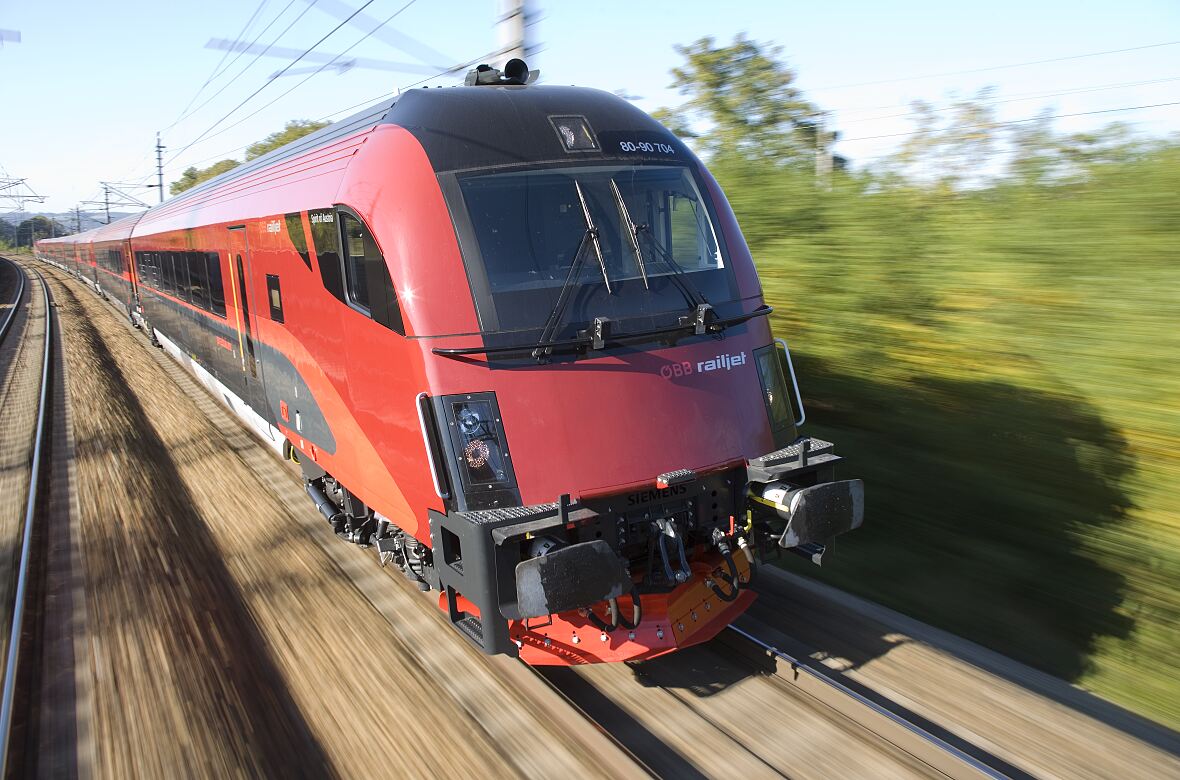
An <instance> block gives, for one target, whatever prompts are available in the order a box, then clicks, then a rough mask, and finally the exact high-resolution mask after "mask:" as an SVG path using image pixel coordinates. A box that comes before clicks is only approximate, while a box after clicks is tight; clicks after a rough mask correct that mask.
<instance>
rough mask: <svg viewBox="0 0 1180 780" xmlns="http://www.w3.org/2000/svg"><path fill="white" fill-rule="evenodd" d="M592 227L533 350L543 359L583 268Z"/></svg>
mask: <svg viewBox="0 0 1180 780" xmlns="http://www.w3.org/2000/svg"><path fill="white" fill-rule="evenodd" d="M590 238H591V236H590V229H589V228H587V229H586V232H585V233H583V234H582V240H581V241H579V242H578V251H577V252H575V253H574V259H573V260H571V261H570V270H569V273H567V274H566V276H565V281H564V282H562V284H561V291H560V292H558V293H557V301H556V302H554V304H553V308H552V309H551V310H550V311H549V316H548V317H546V318H545V326H544V327H543V328H541V338H540V340H539V341H538V342H537V344H536V348H535V349H534V350H533V357H535V358H537V359H538V360H541V359H542V358H543V357H544V356H545V354H547V353H546V352H545V351H544V349H543V348H544V347H545V346H546V344H548V342H549V340H550V339H552V338H553V336H554V335H555V334H556V333H557V326H558V325H559V324H560V323H561V316H562V314H564V313H565V307H566V305H567V304H568V303H569V296H570V291H571V290H572V289H573V283H574V279H576V278H577V277H578V273H579V272H580V271H581V270H582V255H583V253H584V252H585V251H586V246H587V244H589V243H590Z"/></svg>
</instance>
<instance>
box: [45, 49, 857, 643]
mask: <svg viewBox="0 0 1180 780" xmlns="http://www.w3.org/2000/svg"><path fill="white" fill-rule="evenodd" d="M467 81H468V85H467V86H463V87H455V88H447V89H442V88H435V89H426V88H424V89H417V90H413V91H409V92H406V93H404V94H402V95H400V96H399V97H398V98H397V99H396V100H394V101H392V102H390V101H386V102H383V103H381V104H379V105H377V106H374V107H373V108H371V109H369V110H366V111H363V112H361V113H359V114H357V115H355V116H353V117H351V118H349V119H346V120H343V121H341V122H338V123H336V124H334V125H332V126H331V127H328V128H325V129H324V130H321V131H319V132H317V133H314V134H312V135H309V136H307V137H305V138H302V139H300V140H298V141H295V142H293V143H291V144H288V145H287V146H285V147H283V148H281V149H278V150H276V151H274V152H271V153H270V154H267V155H265V156H263V157H260V158H258V159H255V160H252V161H250V162H247V163H245V164H243V165H241V166H239V167H238V168H236V169H234V170H232V171H230V172H228V173H226V174H224V175H222V176H220V177H218V178H216V179H213V180H211V181H208V182H206V183H204V184H202V185H200V186H198V187H196V188H194V189H192V190H189V191H187V192H185V193H183V194H181V195H179V196H177V197H175V198H172V199H171V200H169V201H167V202H165V203H163V204H161V205H160V206H157V207H155V208H153V209H151V210H150V211H147V212H146V213H144V214H142V215H139V216H136V217H132V218H128V219H125V220H122V221H120V222H116V223H114V224H111V225H108V226H105V227H103V228H99V229H97V230H92V231H89V232H87V233H82V234H79V235H75V236H69V237H66V238H61V239H53V240H47V241H41V242H39V243H38V246H37V252H38V253H39V256H40V257H41V258H43V259H46V260H49V261H52V262H55V263H57V264H59V265H61V266H63V267H65V268H67V269H69V270H71V271H73V272H74V273H76V274H78V275H79V276H80V277H82V278H84V279H85V280H86V281H87V282H89V283H90V284H92V285H93V286H94V287H95V288H96V289H98V290H99V291H100V292H103V293H104V294H106V295H108V296H109V297H113V298H114V299H116V300H117V301H118V302H119V303H120V304H121V305H123V306H125V307H126V309H127V312H128V314H129V316H131V317H132V319H133V320H134V321H136V322H137V323H138V324H140V325H142V326H143V327H144V329H145V330H146V332H147V333H148V334H149V335H150V336H151V337H152V339H153V340H155V341H157V342H158V343H159V344H160V345H162V346H163V347H164V348H165V349H167V350H168V351H169V352H170V353H171V354H172V355H174V356H175V357H176V359H177V360H179V361H181V362H182V363H184V364H185V365H186V366H188V367H189V368H190V369H191V370H192V371H193V372H194V373H195V374H196V376H198V377H199V378H200V379H201V381H202V382H204V384H205V385H206V386H207V387H208V388H209V389H210V390H211V391H212V392H214V394H215V395H216V396H217V397H218V398H221V399H222V400H223V401H224V402H225V403H226V404H228V405H229V406H230V407H231V408H232V409H233V411H234V412H236V413H237V414H238V415H239V416H240V417H241V418H242V419H243V420H245V421H246V422H247V423H248V424H249V426H250V427H251V428H252V429H253V430H254V431H255V432H256V433H257V434H258V435H259V436H260V437H261V438H262V439H263V440H264V441H266V442H267V443H268V444H270V446H271V447H273V448H274V449H275V451H276V452H278V453H280V454H282V455H284V456H286V457H289V458H290V459H292V460H295V461H297V462H298V463H299V464H300V466H301V467H302V470H303V474H304V477H305V480H306V485H307V492H308V494H309V495H310V496H311V498H312V499H313V500H314V502H315V504H316V506H317V508H318V509H319V511H320V512H321V513H322V514H323V516H324V517H325V519H327V520H328V521H329V522H330V523H331V525H332V527H333V528H334V529H335V531H336V532H337V533H338V534H340V535H342V536H343V537H345V538H347V539H348V540H350V541H352V542H355V543H358V544H364V545H373V546H375V547H376V548H377V550H378V551H379V554H380V557H381V560H382V562H383V563H393V564H396V565H397V566H399V567H401V569H402V570H403V571H404V572H405V574H406V576H407V577H409V578H410V579H411V580H413V581H414V582H415V583H417V584H418V586H419V587H420V588H421V589H422V590H424V591H426V590H437V591H438V592H439V596H438V599H439V605H440V607H441V608H442V609H443V610H445V611H446V613H447V614H448V615H449V616H450V619H451V622H452V623H453V625H454V626H455V628H456V629H458V630H459V631H461V632H462V633H463V634H464V635H465V636H466V637H468V638H469V639H470V640H471V641H472V642H474V643H475V644H476V645H478V646H479V647H480V648H482V649H483V650H484V651H485V652H488V653H508V654H512V655H519V656H520V657H521V658H522V659H524V660H526V661H528V662H529V663H533V664H566V663H587V662H596V661H621V660H629V659H641V658H648V657H652V656H656V655H659V654H661V653H665V652H668V651H671V650H674V649H676V648H680V647H685V646H687V645H691V644H695V643H698V642H701V641H704V640H706V639H708V638H710V637H712V636H713V635H715V634H716V633H717V632H719V631H720V630H721V629H722V628H723V627H724V626H725V625H727V624H728V623H729V622H730V621H732V620H733V618H735V617H736V616H737V615H738V614H740V613H741V612H742V611H743V610H745V609H746V608H747V607H748V605H749V604H750V602H751V601H752V600H753V598H754V593H753V592H752V591H751V590H750V589H749V588H748V587H747V586H748V585H749V583H750V581H751V579H752V575H753V572H754V567H755V562H756V561H757V560H758V558H759V556H760V555H762V554H764V553H767V552H769V551H771V550H774V549H776V548H778V547H785V548H789V549H791V550H793V551H795V552H799V553H801V554H803V555H806V556H809V557H812V558H813V559H814V560H816V562H818V560H819V556H820V555H821V554H822V553H823V549H824V545H825V544H826V543H827V542H828V540H829V539H830V538H831V537H833V536H834V535H836V534H838V533H841V532H844V531H847V530H849V529H852V528H855V527H857V526H859V525H860V523H861V520H862V517H863V488H862V485H861V483H860V482H859V481H857V480H851V481H839V482H838V481H835V475H834V466H835V464H836V462H837V461H838V460H839V459H838V458H837V457H836V456H835V455H834V454H833V453H832V446H831V445H830V444H828V443H826V442H821V441H819V440H816V439H810V438H806V437H802V438H801V437H800V436H799V435H798V432H797V425H798V424H799V423H801V422H802V414H803V413H802V409H801V402H800V401H799V399H798V388H797V387H795V388H794V393H795V400H796V403H795V404H792V400H791V398H790V392H791V390H792V387H791V384H793V382H794V376H793V371H792V370H791V368H790V362H789V354H787V353H786V349H785V347H786V345H785V343H783V342H779V344H781V346H782V349H780V348H779V344H776V342H775V340H774V339H773V338H772V336H771V332H770V327H769V325H768V322H767V316H766V315H768V314H769V313H770V307H768V306H766V305H765V304H764V303H763V299H762V290H761V286H760V284H759V281H758V276H757V273H756V271H755V269H754V263H753V261H752V259H751V257H750V252H749V250H748V249H747V247H746V244H745V242H744V240H743V238H742V235H741V232H740V231H739V229H738V225H737V222H736V220H735V219H734V215H733V213H732V211H731V210H730V207H729V205H728V203H727V202H726V200H725V197H724V196H723V195H722V193H721V190H720V189H719V187H718V185H717V183H716V181H715V180H714V179H713V177H712V176H711V175H710V174H709V172H708V171H707V170H706V169H705V167H704V166H703V165H702V164H701V162H700V161H699V160H698V159H697V158H696V157H695V156H694V155H693V153H692V152H691V151H690V150H689V149H688V148H687V147H686V146H685V145H684V144H683V143H681V142H680V141H679V140H677V139H676V138H675V137H674V136H673V135H672V134H671V133H669V132H668V131H667V130H666V129H664V128H663V127H662V126H661V125H660V124H658V123H657V122H656V121H654V120H653V119H652V118H651V117H649V116H648V115H646V114H644V113H643V112H642V111H640V110H638V109H637V108H635V107H634V106H632V105H631V104H629V103H628V102H626V101H625V100H622V99H620V98H618V97H616V96H614V95H611V94H608V93H604V92H599V91H596V90H590V89H581V88H574V87H556V86H535V85H533V84H529V83H527V82H528V81H529V78H528V70H527V67H525V66H524V64H523V63H522V62H520V61H518V60H517V61H513V62H511V63H509V65H508V66H507V67H506V68H505V71H504V72H503V73H501V72H500V71H497V70H495V69H491V68H487V67H486V66H481V68H479V69H476V70H475V71H473V72H472V73H471V74H470V75H469V77H468V80H467ZM796 415H798V419H797V418H796ZM244 522H248V520H245V521H244Z"/></svg>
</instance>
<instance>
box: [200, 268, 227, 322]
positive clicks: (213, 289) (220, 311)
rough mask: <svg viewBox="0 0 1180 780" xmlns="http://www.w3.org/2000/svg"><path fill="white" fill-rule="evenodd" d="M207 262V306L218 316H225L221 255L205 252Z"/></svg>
mask: <svg viewBox="0 0 1180 780" xmlns="http://www.w3.org/2000/svg"><path fill="white" fill-rule="evenodd" d="M205 258H206V259H207V260H208V263H209V308H210V310H211V311H212V312H213V313H214V314H216V315H217V316H218V317H224V316H225V285H224V283H223V282H222V281H221V255H220V254H218V253H217V252H206V253H205Z"/></svg>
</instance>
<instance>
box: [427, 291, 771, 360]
mask: <svg viewBox="0 0 1180 780" xmlns="http://www.w3.org/2000/svg"><path fill="white" fill-rule="evenodd" d="M772 311H774V309H773V308H771V307H770V306H767V305H766V304H763V305H761V306H759V307H758V308H756V309H754V311H751V312H747V313H746V314H739V315H737V316H734V317H729V318H726V319H714V320H711V321H710V322H708V323H707V324H706V326H705V331H704V332H705V333H707V334H717V333H721V332H722V331H724V330H725V329H726V328H729V327H732V326H734V325H740V324H741V323H743V322H746V321H748V320H752V319H754V318H755V317H765V316H767V315H769V314H770V313H771V312H772ZM690 328H691V329H693V331H694V333H697V335H700V334H699V333H698V332H697V331H696V328H695V323H683V324H680V325H672V326H668V327H663V328H653V329H652V330H645V331H639V332H637V333H620V334H618V335H612V336H610V337H609V338H608V339H605V340H604V342H603V345H602V347H599V348H600V349H601V348H606V347H613V346H618V345H623V344H631V343H634V342H637V341H646V340H649V339H652V338H658V337H660V336H664V335H667V334H671V333H676V332H677V331H686V330H688V329H690ZM593 341H594V337H593V336H591V335H586V336H582V337H580V338H576V339H569V340H568V341H549V342H537V343H535V344H505V345H501V346H495V347H489V346H483V347H434V348H433V349H431V350H430V351H431V352H433V353H434V354H436V355H440V356H442V357H449V358H464V357H466V356H468V355H505V354H512V353H521V352H527V351H529V350H533V356H534V357H536V356H537V352H538V350H541V349H543V350H544V352H543V353H542V354H544V355H547V354H549V353H550V352H552V351H553V350H554V349H560V350H562V351H574V352H577V351H582V350H585V349H591V348H593V347H592V344H593Z"/></svg>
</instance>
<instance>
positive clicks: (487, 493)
mask: <svg viewBox="0 0 1180 780" xmlns="http://www.w3.org/2000/svg"><path fill="white" fill-rule="evenodd" d="M434 403H435V404H436V406H435V409H436V410H437V411H436V419H438V420H439V421H440V422H441V424H442V425H441V427H442V428H443V429H444V431H445V432H444V435H443V438H444V439H445V440H446V446H445V449H446V451H447V452H446V456H447V457H446V460H447V466H448V468H447V470H448V472H449V473H450V480H451V483H452V484H454V485H455V487H456V488H457V490H456V491H455V492H456V493H457V495H456V496H455V498H456V500H457V502H458V508H459V509H460V511H465V510H468V509H489V508H492V507H502V506H517V505H519V503H520V497H519V494H518V493H517V491H516V475H515V473H514V472H513V469H512V460H511V457H510V455H509V453H508V442H507V440H506V439H505V438H504V424H503V421H502V420H501V419H500V407H499V404H498V403H497V402H496V394H495V393H490V392H484V393H461V394H458V395H445V396H441V397H438V398H435V399H434Z"/></svg>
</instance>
